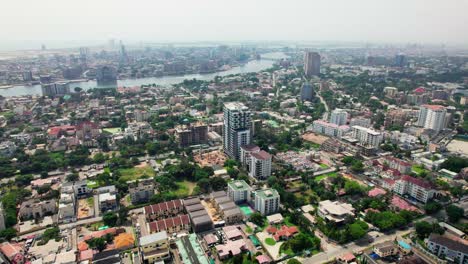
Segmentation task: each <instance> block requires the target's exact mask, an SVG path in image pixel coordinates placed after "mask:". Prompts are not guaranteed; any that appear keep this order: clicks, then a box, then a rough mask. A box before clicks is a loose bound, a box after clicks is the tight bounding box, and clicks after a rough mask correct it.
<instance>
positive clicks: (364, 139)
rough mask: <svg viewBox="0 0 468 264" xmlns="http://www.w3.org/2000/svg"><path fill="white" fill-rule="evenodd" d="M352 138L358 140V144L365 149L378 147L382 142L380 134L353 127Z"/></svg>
mask: <svg viewBox="0 0 468 264" xmlns="http://www.w3.org/2000/svg"><path fill="white" fill-rule="evenodd" d="M352 129H353V138H355V139H357V140H359V143H360V144H361V145H363V146H366V147H374V148H376V147H378V146H379V145H380V143H381V142H382V139H383V137H382V134H381V133H380V132H377V131H375V130H372V129H370V128H366V127H361V126H353V127H352Z"/></svg>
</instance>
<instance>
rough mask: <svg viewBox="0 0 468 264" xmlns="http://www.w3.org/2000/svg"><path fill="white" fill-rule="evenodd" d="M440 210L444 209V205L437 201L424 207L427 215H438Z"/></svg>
mask: <svg viewBox="0 0 468 264" xmlns="http://www.w3.org/2000/svg"><path fill="white" fill-rule="evenodd" d="M440 209H442V205H441V204H440V203H438V202H435V201H430V202H428V203H427V204H426V205H425V206H424V210H425V211H426V213H427V214H434V213H437V212H439V210H440Z"/></svg>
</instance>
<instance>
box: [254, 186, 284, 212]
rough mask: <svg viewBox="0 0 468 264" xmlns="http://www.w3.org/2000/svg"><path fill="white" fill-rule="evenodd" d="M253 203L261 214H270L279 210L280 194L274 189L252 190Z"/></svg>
mask: <svg viewBox="0 0 468 264" xmlns="http://www.w3.org/2000/svg"><path fill="white" fill-rule="evenodd" d="M254 197H255V198H254V205H255V210H257V211H258V212H259V213H261V214H262V215H271V214H274V213H276V212H278V210H279V206H280V196H279V194H278V191H276V190H275V189H264V190H258V191H255V192H254Z"/></svg>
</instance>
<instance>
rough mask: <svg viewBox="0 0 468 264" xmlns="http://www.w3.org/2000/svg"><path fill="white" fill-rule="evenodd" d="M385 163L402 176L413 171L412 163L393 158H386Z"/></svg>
mask: <svg viewBox="0 0 468 264" xmlns="http://www.w3.org/2000/svg"><path fill="white" fill-rule="evenodd" d="M384 163H386V164H388V167H390V168H391V169H394V170H398V171H399V172H401V173H402V174H408V173H410V172H411V170H412V169H411V168H412V164H411V163H409V162H406V161H404V160H401V159H398V158H394V157H391V156H386V157H385V158H384Z"/></svg>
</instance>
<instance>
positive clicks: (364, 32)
mask: <svg viewBox="0 0 468 264" xmlns="http://www.w3.org/2000/svg"><path fill="white" fill-rule="evenodd" d="M25 6H28V8H24V7H25ZM4 7H5V9H4V10H8V11H9V12H5V14H3V15H2V17H1V18H0V23H1V24H2V25H4V27H3V28H4V29H3V30H2V33H0V35H1V37H2V39H3V40H4V41H2V45H0V49H1V50H13V49H36V48H37V49H38V48H39V47H40V45H41V44H42V43H44V44H46V46H48V47H51V48H62V47H71V46H75V47H76V46H80V45H97V44H102V43H104V42H105V41H106V40H107V39H110V38H114V39H122V40H124V41H126V42H134V43H138V42H140V41H141V42H160V43H166V42H192V41H193V42H196V41H231V42H232V41H234V42H236V41H282V40H286V41H338V42H343V41H344V42H364V43H365V42H371V43H408V42H411V43H431V44H448V45H459V44H466V43H468V34H461V33H462V32H468V17H467V16H466V15H464V13H463V10H466V9H467V8H468V2H462V1H448V2H447V1H436V0H432V1H420V0H415V1H411V2H407V1H401V0H398V1H391V2H390V1H368V0H366V1H360V2H359V3H357V2H356V1H340V0H334V1H326V2H325V1H314V2H313V3H309V2H307V1H302V0H300V1H296V2H294V3H293V4H288V5H284V3H283V2H281V1H263V0H262V1H256V2H255V4H254V5H252V4H251V3H248V2H246V1H240V2H239V1H237V2H236V3H235V4H234V3H222V2H218V1H210V0H208V1H202V2H197V3H196V4H195V3H192V2H189V1H171V2H170V3H166V2H165V3H154V2H149V1H142V2H140V4H139V5H136V4H134V3H133V2H130V1H126V0H122V1H107V0H104V1H99V2H98V3H96V2H94V1H80V2H79V5H78V3H77V2H76V3H75V4H73V3H70V2H66V3H64V2H62V1H57V0H46V1H40V2H26V1H15V2H8V3H5V4H4ZM181 7H183V8H181ZM71 29H73V30H71Z"/></svg>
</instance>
